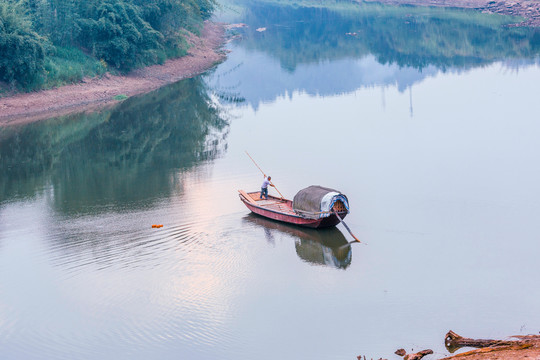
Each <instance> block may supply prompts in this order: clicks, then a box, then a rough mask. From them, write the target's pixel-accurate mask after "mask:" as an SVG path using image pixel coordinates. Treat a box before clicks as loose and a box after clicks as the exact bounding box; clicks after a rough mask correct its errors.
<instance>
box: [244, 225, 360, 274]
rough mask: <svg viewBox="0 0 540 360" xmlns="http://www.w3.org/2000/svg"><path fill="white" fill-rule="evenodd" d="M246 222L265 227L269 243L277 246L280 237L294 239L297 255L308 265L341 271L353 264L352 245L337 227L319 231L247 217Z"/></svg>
mask: <svg viewBox="0 0 540 360" xmlns="http://www.w3.org/2000/svg"><path fill="white" fill-rule="evenodd" d="M244 221H245V222H247V223H250V224H256V225H258V226H261V227H263V228H264V231H265V236H266V239H267V240H268V241H269V242H272V243H273V242H274V235H277V234H278V233H282V234H286V235H288V236H290V237H292V238H294V240H295V247H296V254H297V255H298V257H299V258H300V259H302V260H303V261H305V262H307V263H310V264H313V265H324V266H329V267H334V268H338V269H346V268H347V267H348V266H349V265H350V264H351V260H352V250H351V245H350V243H349V242H348V241H347V239H346V238H345V236H344V235H343V233H342V232H341V231H339V229H337V228H336V227H331V228H325V229H318V230H315V229H310V228H301V227H297V226H293V225H288V224H285V223H280V222H277V221H272V220H268V219H265V218H262V217H260V216H258V215H255V214H249V215H246V216H245V217H244Z"/></svg>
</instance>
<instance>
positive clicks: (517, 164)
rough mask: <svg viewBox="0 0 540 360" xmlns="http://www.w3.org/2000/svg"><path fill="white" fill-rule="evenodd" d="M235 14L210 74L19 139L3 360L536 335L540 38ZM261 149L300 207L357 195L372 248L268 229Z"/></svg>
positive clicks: (8, 188)
mask: <svg viewBox="0 0 540 360" xmlns="http://www.w3.org/2000/svg"><path fill="white" fill-rule="evenodd" d="M224 9H225V10H224V12H223V13H222V14H220V16H221V17H222V19H223V20H226V21H229V22H237V23H245V24H247V27H243V28H237V29H235V30H233V35H236V40H234V41H232V42H231V43H229V44H228V45H227V47H228V49H229V50H231V52H230V54H229V57H228V59H227V60H226V61H225V62H224V63H222V64H220V65H219V66H217V68H215V69H213V70H212V71H210V72H208V73H206V74H204V75H203V76H200V77H197V78H194V79H189V80H185V81H181V82H179V83H177V84H173V85H171V86H168V87H165V88H163V89H160V90H158V91H155V92H153V93H151V94H148V95H145V96H140V97H136V98H130V99H128V100H126V101H124V102H122V103H120V104H119V105H118V106H116V107H114V108H112V109H106V110H102V111H100V112H96V113H85V114H77V115H71V116H66V117H62V118H56V119H50V120H47V121H41V122H38V123H34V124H30V125H25V126H16V127H5V128H1V129H0V155H1V156H0V173H1V176H0V354H1V355H0V357H1V358H2V359H178V358H180V359H310V360H312V359H356V356H358V355H366V357H367V358H371V357H373V358H379V357H384V358H389V359H391V358H397V356H395V355H393V352H394V351H395V350H396V349H398V348H400V347H404V348H405V349H407V350H410V349H415V350H421V349H424V348H432V349H433V350H434V351H435V354H436V356H438V357H442V356H443V355H445V354H448V352H447V350H446V349H445V348H444V345H443V338H444V334H445V333H446V332H447V331H448V330H450V329H452V330H454V331H456V332H458V333H460V334H462V335H464V336H467V337H476V338H493V337H495V338H500V337H505V336H507V335H512V334H528V333H537V332H538V331H539V330H540V310H539V307H538V298H540V287H539V282H538V279H537V277H538V273H540V263H539V261H538V253H539V250H540V245H539V240H540V223H539V219H540V190H539V189H540V188H539V186H538V184H540V168H539V167H538V154H540V142H539V141H538V139H539V138H540V121H539V117H538V114H539V113H540V102H539V101H538V94H539V92H540V66H539V62H538V57H537V56H538V53H539V51H540V35H539V34H540V33H538V32H537V31H536V32H535V31H534V30H527V29H519V28H508V27H504V26H502V24H503V23H504V22H506V21H508V19H505V18H501V17H498V16H489V15H482V14H477V13H472V12H466V11H457V10H441V9H415V8H411V7H386V6H381V5H370V6H367V5H366V6H363V7H361V8H358V7H353V6H350V5H346V6H337V5H336V6H335V7H334V8H333V9H321V8H306V7H302V6H299V5H297V6H294V7H289V6H286V5H283V4H280V3H278V2H276V3H274V4H265V3H255V2H252V3H250V4H249V5H243V7H241V6H239V5H234V6H232V5H227V6H225V7H224ZM257 29H258V30H259V31H257ZM245 150H248V151H249V152H250V154H251V155H252V156H253V157H254V158H255V160H256V161H257V162H258V163H259V165H260V166H261V167H262V168H263V170H264V171H266V172H268V173H269V174H270V175H272V178H273V180H274V183H275V184H276V185H277V186H278V189H279V190H280V191H281V192H282V193H283V194H284V195H285V196H286V197H292V196H294V194H295V193H296V191H298V190H299V189H301V188H303V187H306V186H308V185H311V184H320V185H324V186H329V187H334V188H337V189H339V190H341V191H342V192H343V193H345V194H347V196H348V197H349V200H350V205H351V213H350V214H349V215H348V216H347V218H346V220H347V223H348V225H349V226H350V227H351V228H352V230H353V231H354V233H355V235H356V236H357V237H359V238H360V239H361V240H362V242H363V243H362V244H358V243H353V244H350V245H347V244H348V242H349V241H351V240H352V238H351V237H350V236H349V234H348V233H347V232H346V231H345V230H344V228H342V227H341V225H340V226H338V227H337V228H335V229H329V230H324V231H314V230H306V229H301V228H295V227H290V226H286V225H282V224H279V223H275V222H271V221H268V220H265V219H262V218H259V217H256V216H254V215H250V214H249V212H248V210H247V209H246V208H245V207H244V205H243V204H242V203H241V202H240V201H239V199H238V195H237V190H238V189H244V190H252V191H255V190H257V189H258V188H259V186H260V183H261V182H262V175H261V174H260V173H259V170H258V169H257V168H256V167H255V166H254V165H253V164H252V163H251V161H250V159H249V158H248V157H247V156H246V154H245ZM152 224H163V227H162V228H160V229H154V228H152V227H151V225H152Z"/></svg>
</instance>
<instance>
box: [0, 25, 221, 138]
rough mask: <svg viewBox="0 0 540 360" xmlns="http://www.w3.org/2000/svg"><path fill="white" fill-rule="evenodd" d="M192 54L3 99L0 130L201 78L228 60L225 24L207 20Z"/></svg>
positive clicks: (193, 40) (194, 40) (193, 39)
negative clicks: (225, 50)
mask: <svg viewBox="0 0 540 360" xmlns="http://www.w3.org/2000/svg"><path fill="white" fill-rule="evenodd" d="M188 42H189V43H190V44H191V47H190V49H189V51H188V54H187V55H185V56H183V57H181V58H177V59H170V60H167V61H166V62H165V63H164V64H163V65H152V66H148V67H144V68H142V69H138V70H135V71H133V72H131V73H129V74H127V75H124V76H117V75H110V74H108V73H107V74H105V75H104V76H102V77H96V78H91V79H85V80H83V81H82V82H80V83H76V84H71V85H65V86H61V87H58V88H55V89H49V90H42V91H38V92H33V93H18V94H15V95H13V96H8V97H3V98H0V127H1V126H7V125H18V124H26V123H31V122H35V121H39V120H44V119H49V118H52V117H58V116H63V115H68V114H71V113H76V112H84V111H96V110H99V109H101V108H105V107H108V106H112V105H114V104H117V103H118V102H119V101H118V100H115V99H114V97H115V96H117V95H127V96H128V97H131V96H135V95H140V94H144V93H148V92H151V91H153V90H156V89H158V88H160V87H162V86H164V85H168V84H172V83H174V82H177V81H180V80H183V79H187V78H191V77H194V76H196V75H199V74H201V73H203V72H205V71H207V70H209V69H211V68H212V67H213V66H215V65H216V64H218V63H220V62H222V61H223V60H224V59H225V58H226V55H225V52H224V51H220V49H221V48H222V46H223V45H224V43H225V24H222V23H216V22H212V21H205V23H204V27H203V30H202V32H201V35H200V37H197V36H192V37H190V38H189V39H188Z"/></svg>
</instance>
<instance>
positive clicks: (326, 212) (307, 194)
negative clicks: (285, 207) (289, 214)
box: [292, 185, 349, 219]
mask: <svg viewBox="0 0 540 360" xmlns="http://www.w3.org/2000/svg"><path fill="white" fill-rule="evenodd" d="M338 200H340V201H341V202H342V203H343V205H345V208H346V209H347V211H349V201H348V200H347V197H346V196H345V195H343V194H342V193H340V192H339V191H337V190H334V189H329V188H325V187H322V186H318V185H311V186H308V187H307V188H305V189H302V190H300V191H299V192H298V193H297V194H296V195H294V199H293V205H292V206H293V210H294V211H295V212H296V213H298V214H299V215H300V216H302V217H305V218H308V219H320V218H324V217H328V216H330V215H332V213H331V210H332V207H333V206H334V203H335V202H336V201H338Z"/></svg>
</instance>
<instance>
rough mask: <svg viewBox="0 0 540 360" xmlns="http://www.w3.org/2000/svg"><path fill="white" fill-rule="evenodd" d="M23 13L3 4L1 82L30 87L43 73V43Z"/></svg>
mask: <svg viewBox="0 0 540 360" xmlns="http://www.w3.org/2000/svg"><path fill="white" fill-rule="evenodd" d="M23 10H24V9H23V8H22V7H21V6H20V5H18V4H11V3H0V80H2V81H6V82H13V81H19V82H21V83H23V84H30V83H32V82H34V81H36V79H37V78H39V76H40V75H41V74H42V73H43V71H44V67H43V62H44V57H45V50H44V43H45V39H43V38H41V37H40V36H39V35H38V34H37V33H36V32H34V31H33V30H32V25H31V23H30V21H29V18H28V16H26V14H25V13H24V11H23Z"/></svg>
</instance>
